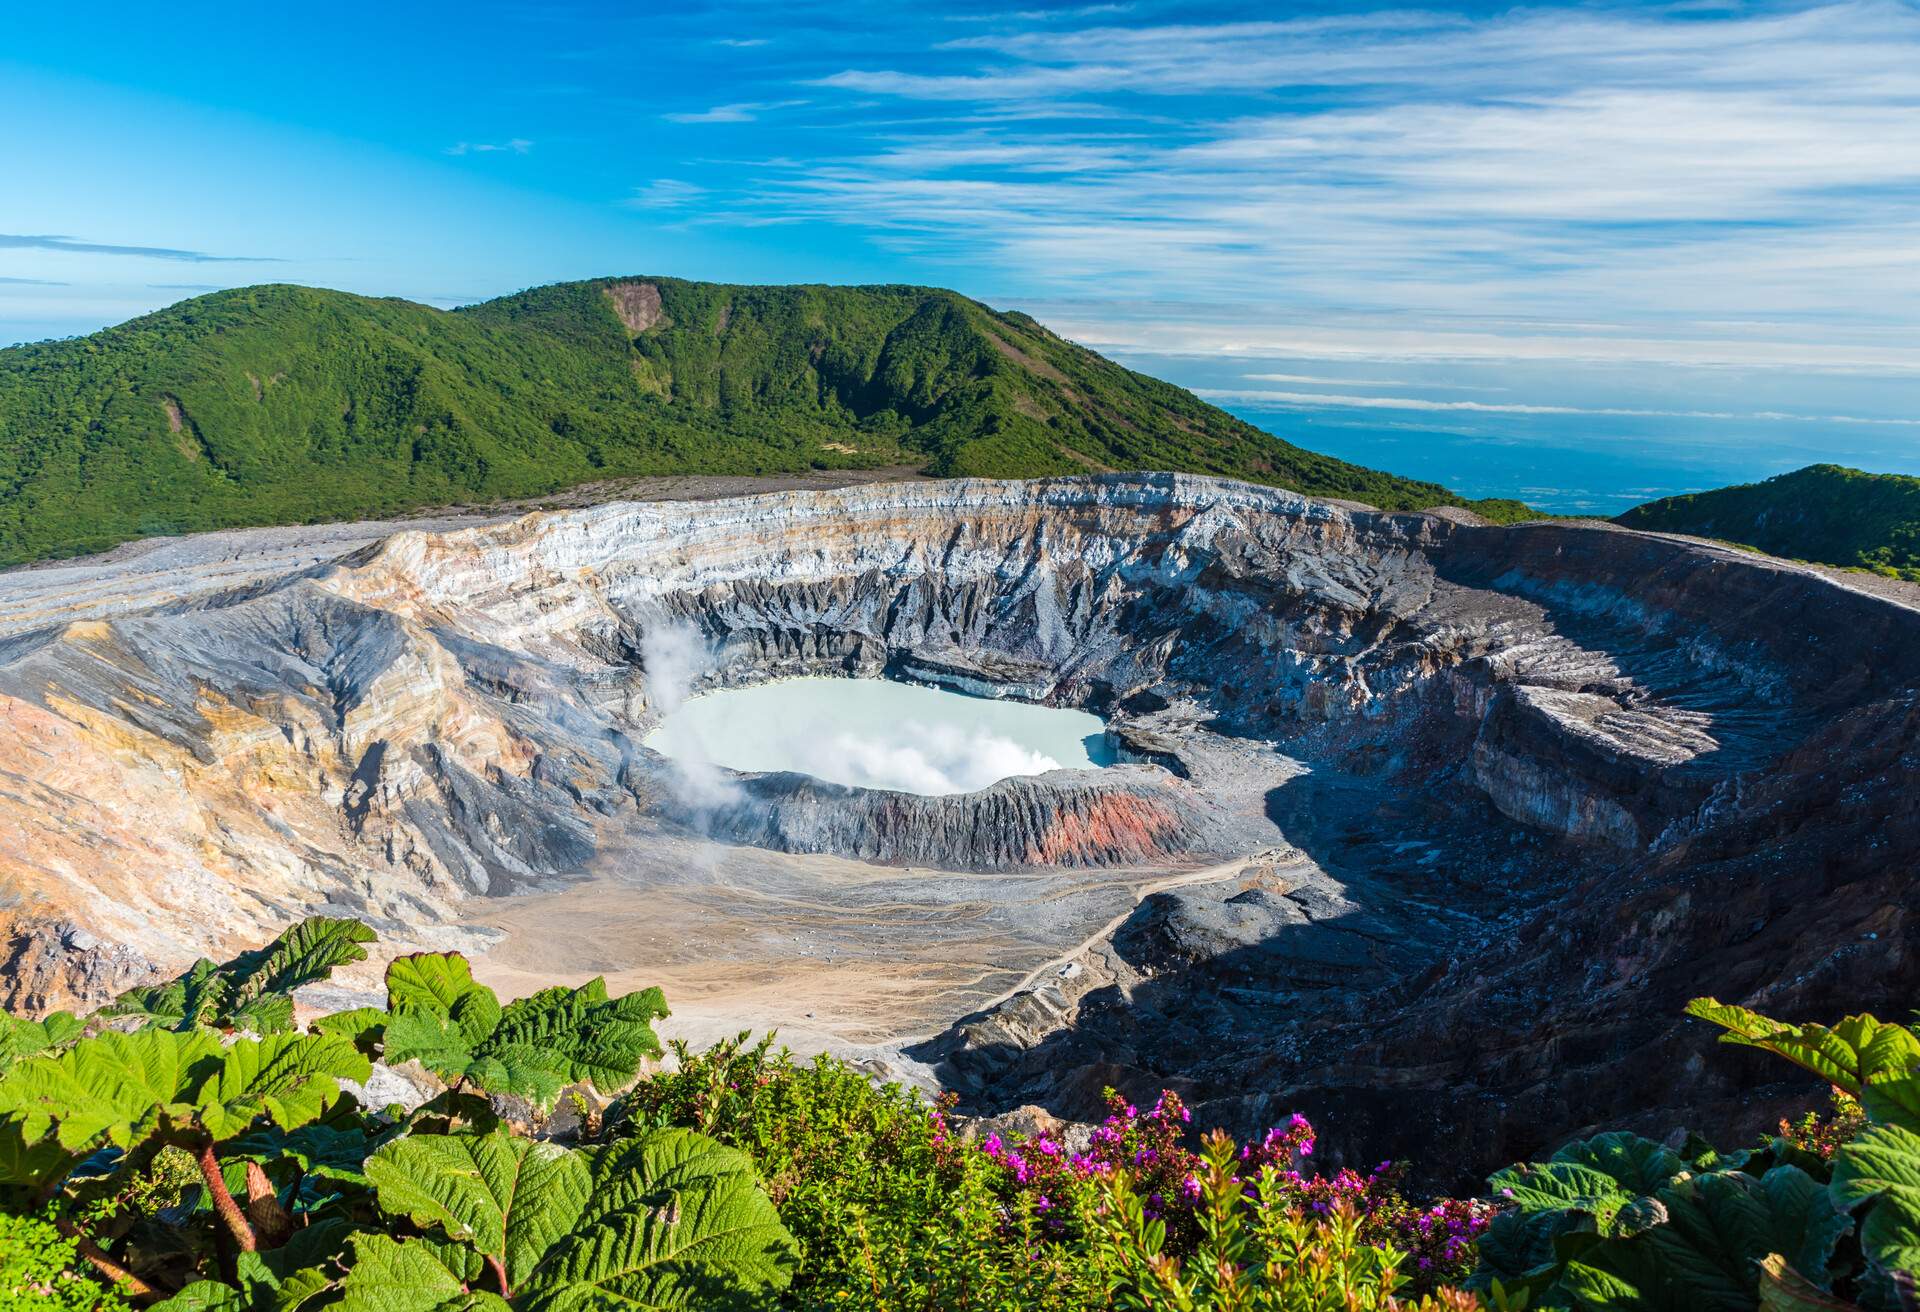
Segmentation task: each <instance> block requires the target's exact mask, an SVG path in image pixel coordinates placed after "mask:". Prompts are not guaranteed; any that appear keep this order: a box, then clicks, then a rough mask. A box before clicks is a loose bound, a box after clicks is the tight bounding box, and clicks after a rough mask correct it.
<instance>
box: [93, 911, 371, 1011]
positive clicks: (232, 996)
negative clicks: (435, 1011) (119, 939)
mask: <svg viewBox="0 0 1920 1312" xmlns="http://www.w3.org/2000/svg"><path fill="white" fill-rule="evenodd" d="M372 941H373V931H372V930H371V929H368V928H367V927H366V926H365V925H363V924H361V923H360V922H359V921H357V920H334V919H329V918H328V917H326V916H313V917H311V918H309V919H307V920H303V921H301V922H300V923H299V924H297V925H295V926H293V928H291V929H289V930H287V932H286V933H284V934H282V935H281V936H280V937H279V938H277V939H275V940H274V941H273V942H272V943H270V944H268V945H267V946H266V947H264V948H257V949H255V950H253V951H251V952H243V953H241V954H240V955H239V956H237V957H235V958H234V959H233V960H232V961H229V962H227V963H226V964H224V965H216V964H215V963H213V962H212V961H209V960H207V959H206V958H204V957H203V958H201V959H200V960H199V961H196V962H194V963H193V965H192V967H190V968H189V969H188V971H187V973H186V974H184V975H181V976H180V977H179V978H178V979H174V980H170V981H169V982H167V983H165V984H155V985H151V986H149V987H145V988H137V989H129V990H128V991H127V992H125V993H123V994H121V995H120V997H119V998H118V999H117V1000H116V1001H115V1002H114V1003H113V1004H112V1005H111V1006H109V1007H106V1008H104V1009H103V1010H102V1011H101V1013H100V1014H101V1015H103V1016H138V1017H140V1018H141V1019H143V1020H145V1021H147V1022H148V1023H149V1024H155V1025H166V1026H168V1027H169V1028H172V1029H176V1030H180V1031H183V1032H184V1031H190V1030H193V1029H196V1028H198V1027H201V1026H213V1027H215V1028H217V1029H231V1030H250V1031H252V1032H253V1033H255V1034H280V1033H284V1032H286V1031H288V1030H291V1029H292V1028H293V991H294V990H295V989H297V988H299V987H300V986H301V985H302V984H313V983H317V982H319V981H321V980H324V979H327V978H328V977H329V976H331V975H332V974H333V971H334V969H335V967H338V966H346V965H351V964H352V963H354V962H356V961H364V960H366V956H367V950H366V948H365V947H363V946H361V945H362V944H365V943H371V942H372Z"/></svg>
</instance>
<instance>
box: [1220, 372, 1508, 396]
mask: <svg viewBox="0 0 1920 1312" xmlns="http://www.w3.org/2000/svg"><path fill="white" fill-rule="evenodd" d="M1247 378H1248V379H1250V380H1251V381H1253V382H1256V383H1324V384H1327V385H1329V386H1334V387H1424V388H1428V389H1430V390H1435V391H1441V392H1504V391H1506V390H1507V389H1506V388H1504V387H1485V386H1481V385H1478V384H1473V383H1432V382H1423V381H1421V380H1419V379H1415V378H1345V377H1341V376H1339V375H1336V374H1248V375H1247Z"/></svg>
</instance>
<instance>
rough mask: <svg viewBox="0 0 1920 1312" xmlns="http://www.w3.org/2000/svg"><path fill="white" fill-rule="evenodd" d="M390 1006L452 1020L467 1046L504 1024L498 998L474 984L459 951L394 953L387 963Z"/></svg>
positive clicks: (402, 1013)
mask: <svg viewBox="0 0 1920 1312" xmlns="http://www.w3.org/2000/svg"><path fill="white" fill-rule="evenodd" d="M387 1010H388V1011H390V1012H392V1013H393V1014H394V1015H395V1016H411V1015H428V1016H438V1017H440V1018H442V1019H444V1020H446V1021H449V1022H451V1025H452V1028H453V1029H455V1030H457V1031H458V1032H459V1034H460V1035H461V1037H462V1038H464V1039H465V1040H466V1046H467V1047H469V1048H472V1047H476V1046H478V1045H479V1044H480V1043H481V1042H483V1041H484V1040H485V1039H486V1038H487V1036H488V1035H490V1034H492V1033H493V1031H494V1027H495V1026H496V1025H498V1024H499V1023H500V1000H499V998H497V997H495V996H494V992H493V990H492V989H490V988H488V987H487V986H486V985H484V984H479V983H475V982H474V978H473V969H472V967H471V966H469V965H468V964H467V959H466V958H465V957H463V956H461V955H460V954H459V953H457V952H419V953H415V954H413V955H412V956H406V957H395V958H394V960H393V962H392V963H391V964H390V965H388V967H387Z"/></svg>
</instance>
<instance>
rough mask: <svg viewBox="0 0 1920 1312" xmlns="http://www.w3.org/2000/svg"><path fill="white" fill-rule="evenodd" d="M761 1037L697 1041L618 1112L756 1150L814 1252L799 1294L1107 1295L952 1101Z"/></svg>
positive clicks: (916, 1299) (613, 1122)
mask: <svg viewBox="0 0 1920 1312" xmlns="http://www.w3.org/2000/svg"><path fill="white" fill-rule="evenodd" d="M746 1040H747V1036H746V1035H744V1034H743V1035H741V1036H740V1037H739V1038H738V1039H736V1040H734V1041H732V1042H728V1043H722V1044H719V1045H717V1046H716V1047H714V1048H712V1049H711V1050H709V1051H707V1052H705V1053H694V1052H692V1051H690V1050H689V1049H688V1048H687V1047H686V1046H685V1045H684V1044H679V1043H676V1044H675V1045H674V1053H675V1056H676V1059H677V1069H675V1070H674V1071H672V1072H670V1073H665V1074H661V1075H656V1076H654V1077H653V1078H651V1079H648V1080H646V1081H644V1082H642V1083H641V1084H640V1085H638V1086H637V1087H636V1088H635V1089H634V1090H633V1091H632V1092H631V1093H630V1094H628V1095H627V1096H626V1097H625V1098H623V1099H621V1100H620V1102H619V1103H618V1104H617V1105H616V1106H615V1107H614V1108H613V1109H612V1110H611V1111H610V1113H609V1115H608V1124H609V1127H610V1131H611V1132H612V1133H614V1134H616V1135H617V1134H623V1133H628V1132H631V1131H633V1130H642V1129H646V1128H650V1127H651V1128H660V1127H667V1126H679V1127H685V1128H688V1129H693V1130H698V1131H701V1132H703V1133H706V1134H710V1135H712V1136H713V1137H714V1138H715V1139H716V1140H718V1141H719V1142H721V1143H723V1144H727V1145H729V1146H731V1147H735V1148H738V1149H740V1150H741V1151H743V1152H745V1153H746V1154H747V1155H748V1156H749V1157H751V1158H752V1159H753V1161H754V1164H755V1166H756V1168H757V1169H758V1171H759V1173H760V1178H761V1180H762V1182H763V1183H764V1185H765V1187H766V1189H767V1192H768V1194H769V1196H771V1197H772V1198H773V1199H774V1201H775V1203H776V1204H777V1205H778V1206H779V1209H780V1216H781V1219H782V1220H783V1221H784V1222H785V1224H786V1225H787V1227H788V1228H789V1229H790V1230H791V1231H792V1232H793V1234H794V1236H795V1238H796V1239H797V1240H798V1241H799V1243H800V1246H801V1248H802V1251H803V1253H804V1261H803V1263H802V1265H801V1268H800V1270H799V1272H798V1274H797V1275H796V1277H795V1279H794V1282H793V1286H792V1288H791V1289H790V1290H788V1292H787V1295H786V1298H785V1300H784V1303H785V1305H786V1306H789V1307H795V1308H831V1307H871V1308H899V1309H907V1308H942V1309H948V1308H950V1309H1003V1308H1004V1309H1020V1308H1034V1309H1072V1308H1085V1307H1096V1306H1101V1305H1102V1304H1101V1301H1100V1299H1101V1291H1100V1289H1099V1287H1098V1282H1097V1280H1096V1279H1095V1278H1094V1275H1093V1273H1092V1272H1091V1271H1090V1270H1089V1269H1088V1268H1087V1265H1086V1263H1085V1261H1084V1260H1082V1258H1081V1257H1080V1255H1078V1254H1077V1253H1075V1252H1073V1251H1072V1250H1069V1249H1066V1248H1063V1247H1062V1246H1060V1245H1058V1244H1054V1243H1048V1242H1046V1239H1045V1236H1044V1233H1043V1231H1044V1229H1045V1220H1046V1218H1045V1216H1044V1213H1042V1214H1036V1213H1035V1212H1034V1210H1033V1209H1032V1208H1031V1207H1019V1206H1016V1207H1013V1208H1009V1206H1008V1205H1007V1203H1006V1201H1005V1200H1004V1199H1003V1198H1002V1197H1001V1195H1000V1194H999V1193H998V1192H997V1191H996V1188H995V1186H996V1184H997V1178H998V1170H997V1168H996V1166H995V1164H994V1163H993V1162H992V1161H991V1160H989V1159H988V1158H987V1157H986V1156H985V1155H983V1154H982V1153H980V1152H978V1151H976V1150H974V1149H973V1148H972V1147H971V1146H970V1145H968V1144H965V1143H962V1142H961V1141H960V1140H958V1139H957V1138H955V1137H954V1136H953V1134H952V1133H951V1132H950V1130H949V1128H948V1125H947V1119H946V1116H945V1114H944V1112H943V1111H942V1110H941V1109H940V1108H938V1107H929V1106H928V1104H927V1103H926V1102H925V1101H923V1100H922V1099H920V1098H918V1097H917V1096H916V1095H914V1094H913V1093H912V1092H911V1091H908V1090H905V1089H902V1088H901V1087H900V1086H898V1085H886V1086H884V1087H876V1086H875V1085H874V1084H873V1082H872V1081H871V1080H869V1079H868V1078H867V1077H866V1076H865V1075H863V1074H861V1073H860V1072H859V1071H856V1070H854V1069H853V1068H852V1067H850V1066H848V1065H846V1064H845V1063H843V1062H840V1061H836V1060H834V1059H833V1058H831V1057H825V1056H822V1057H817V1058H815V1059H814V1060H812V1061H810V1062H796V1061H795V1060H794V1059H793V1057H792V1054H790V1053H788V1052H786V1051H785V1050H779V1051H776V1050H774V1048H773V1046H772V1039H771V1038H770V1037H769V1038H763V1039H761V1040H760V1041H759V1042H758V1043H757V1044H753V1045H751V1046H749V1045H748V1044H747V1041H746Z"/></svg>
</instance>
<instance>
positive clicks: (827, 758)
mask: <svg viewBox="0 0 1920 1312" xmlns="http://www.w3.org/2000/svg"><path fill="white" fill-rule="evenodd" d="M796 758H797V763H796V764H795V765H794V766H793V768H794V769H797V770H799V771H800V772H801V773H802V774H810V775H812V776H813V777H814V778H816V779H829V780H832V781H833V782H834V783H838V784H850V785H852V786H853V787H855V788H891V789H896V790H898V791H900V792H904V793H927V794H940V793H971V792H973V791H974V790H975V789H977V788H985V787H986V786H987V785H988V784H990V783H994V782H996V781H998V780H1001V779H1006V778H1009V777H1011V776H1013V775H1022V774H1045V773H1046V772H1047V771H1048V770H1058V769H1059V768H1060V762H1058V761H1056V760H1054V759H1053V758H1052V757H1051V756H1048V755H1046V754H1045V753H1043V752H1037V751H1034V750H1033V749H1031V748H1028V747H1023V746H1021V745H1020V744H1019V743H1017V742H1015V741H1014V740H1013V739H1011V738H1006V737H1003V736H1001V735H1000V734H997V733H991V732H989V731H987V730H985V729H980V728H974V729H962V728H960V727H958V726H956V725H951V724H922V723H920V722H919V721H917V720H907V721H904V722H902V723H900V724H898V725H895V726H893V727H892V728H891V729H889V730H885V731H881V732H872V731H869V732H866V733H852V732H847V731H842V732H839V733H836V734H834V735H833V736H832V737H831V738H830V739H824V740H823V739H813V740H811V741H806V742H803V743H801V744H800V745H799V751H798V752H797V753H796Z"/></svg>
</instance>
